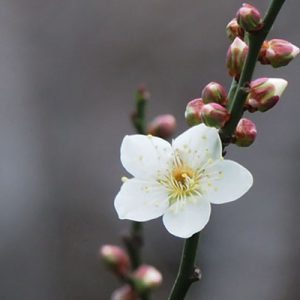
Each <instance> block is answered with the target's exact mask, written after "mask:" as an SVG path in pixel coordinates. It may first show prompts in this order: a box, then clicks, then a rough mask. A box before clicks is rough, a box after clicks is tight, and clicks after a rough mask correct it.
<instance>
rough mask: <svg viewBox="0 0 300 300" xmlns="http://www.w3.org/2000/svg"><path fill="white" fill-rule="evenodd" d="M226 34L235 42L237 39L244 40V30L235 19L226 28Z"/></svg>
mask: <svg viewBox="0 0 300 300" xmlns="http://www.w3.org/2000/svg"><path fill="white" fill-rule="evenodd" d="M226 34H227V36H228V38H229V39H230V40H231V41H233V40H234V39H235V38H236V37H238V38H240V39H241V40H242V39H243V38H244V35H245V32H244V29H243V28H242V27H241V26H240V25H239V24H238V22H237V19H236V18H233V19H232V20H231V21H230V22H229V23H228V24H227V26H226Z"/></svg>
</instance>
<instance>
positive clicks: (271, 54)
mask: <svg viewBox="0 0 300 300" xmlns="http://www.w3.org/2000/svg"><path fill="white" fill-rule="evenodd" d="M299 52H300V49H299V48H298V47H297V46H295V45H293V44H292V43H290V42H288V41H285V40H281V39H273V40H270V41H265V42H264V43H263V46H262V48H261V50H260V54H259V61H260V62H261V63H262V64H263V65H266V64H269V65H271V66H272V67H274V68H278V67H282V66H286V65H287V64H288V63H289V62H290V61H291V60H293V59H294V58H295V57H296V56H297V55H298V54H299Z"/></svg>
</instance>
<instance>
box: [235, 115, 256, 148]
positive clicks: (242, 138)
mask: <svg viewBox="0 0 300 300" xmlns="http://www.w3.org/2000/svg"><path fill="white" fill-rule="evenodd" d="M256 134H257V131H256V126H255V124H254V123H253V122H252V121H251V120H249V119H246V118H243V119H241V120H240V121H239V123H238V125H237V127H236V129H235V134H234V136H235V144H236V145H238V146H240V147H248V146H250V145H251V144H252V143H253V142H254V141H255V138H256Z"/></svg>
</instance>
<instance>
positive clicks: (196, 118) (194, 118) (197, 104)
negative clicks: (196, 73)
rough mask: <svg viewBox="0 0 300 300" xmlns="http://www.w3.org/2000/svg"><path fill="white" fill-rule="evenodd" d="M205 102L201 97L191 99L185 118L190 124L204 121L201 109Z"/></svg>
mask: <svg viewBox="0 0 300 300" xmlns="http://www.w3.org/2000/svg"><path fill="white" fill-rule="evenodd" d="M203 106H204V102H203V100H202V99H201V98H197V99H194V100H192V101H190V102H189V103H188V104H187V106H186V109H185V113H184V116H185V119H186V121H187V123H188V124H189V125H190V126H194V125H197V124H200V123H202V118H201V110H202V107H203Z"/></svg>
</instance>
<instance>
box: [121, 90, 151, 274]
mask: <svg viewBox="0 0 300 300" xmlns="http://www.w3.org/2000/svg"><path fill="white" fill-rule="evenodd" d="M147 95H148V92H147V91H146V90H145V88H144V87H141V88H140V89H139V90H138V91H137V92H136V96H135V98H136V109H135V111H134V113H133V115H132V124H133V126H134V128H135V130H136V132H137V133H139V134H146V118H145V116H146V104H147ZM124 243H125V245H126V248H127V252H128V255H129V257H130V261H131V265H132V268H133V270H135V269H137V268H138V266H139V265H140V264H141V262H142V261H141V248H142V246H143V225H142V223H140V222H135V221H133V222H132V223H131V229H130V234H129V235H128V236H125V237H124Z"/></svg>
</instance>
